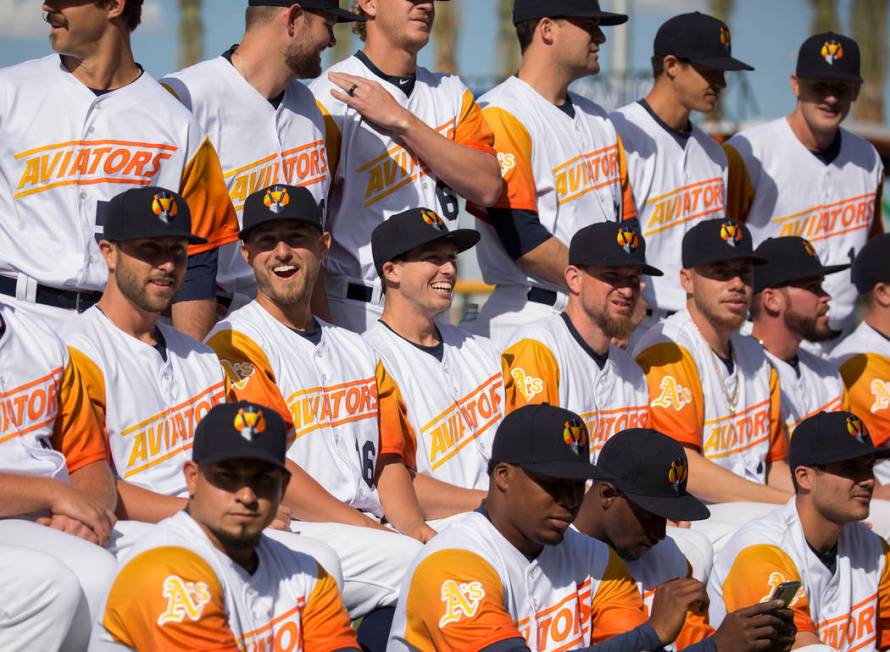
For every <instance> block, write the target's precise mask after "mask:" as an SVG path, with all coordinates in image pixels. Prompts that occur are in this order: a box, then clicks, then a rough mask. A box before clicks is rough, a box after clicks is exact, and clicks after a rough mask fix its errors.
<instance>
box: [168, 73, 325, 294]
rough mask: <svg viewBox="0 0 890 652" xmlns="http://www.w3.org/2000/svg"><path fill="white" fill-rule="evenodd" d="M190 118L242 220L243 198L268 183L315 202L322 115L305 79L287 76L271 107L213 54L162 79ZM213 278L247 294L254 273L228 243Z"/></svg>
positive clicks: (321, 176)
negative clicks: (212, 152)
mask: <svg viewBox="0 0 890 652" xmlns="http://www.w3.org/2000/svg"><path fill="white" fill-rule="evenodd" d="M161 84H163V85H164V86H165V87H167V88H168V89H170V90H171V91H172V92H173V94H174V95H175V96H176V97H177V98H179V101H180V102H182V103H183V104H184V105H185V106H186V108H188V109H189V110H190V111H191V112H192V113H193V114H194V115H195V118H197V120H198V123H199V124H200V125H201V129H203V131H204V133H205V134H207V137H208V138H209V139H210V142H212V143H213V146H214V147H215V148H216V151H217V153H218V154H219V161H220V164H221V165H222V170H223V176H224V178H225V181H226V187H227V188H228V191H229V198H230V199H231V201H232V204H233V205H234V207H235V211H236V212H237V214H238V222H239V224H240V223H241V211H242V209H243V208H244V201H245V200H246V199H247V196H248V195H250V194H251V193H253V192H255V191H257V190H260V189H262V188H265V187H267V186H270V185H272V184H274V183H286V184H290V185H294V186H303V187H305V188H307V189H308V190H309V191H310V192H311V193H312V195H313V196H314V197H315V200H316V201H317V202H319V203H322V202H323V201H324V199H325V197H326V196H327V193H328V186H329V185H330V179H331V175H330V170H329V167H328V155H327V149H326V147H325V126H324V118H322V116H321V112H320V111H319V110H318V106H317V105H316V103H315V97H314V96H313V95H312V92H311V91H310V90H309V89H308V88H307V87H306V85H305V84H303V83H301V82H299V81H292V82H291V83H289V84H288V85H287V86H286V87H285V90H284V96H283V97H282V99H281V103H280V104H279V106H278V108H276V107H274V106H272V104H271V103H270V102H269V100H267V99H266V98H265V97H263V96H262V95H260V94H259V93H258V92H257V91H256V89H254V88H253V86H251V85H250V84H249V83H247V81H246V80H245V79H244V77H243V76H242V75H241V74H240V73H239V72H238V71H237V70H236V69H235V67H234V66H233V65H232V64H231V63H230V62H229V61H228V60H226V58H225V57H222V56H219V57H216V58H214V59H210V60H208V61H203V62H201V63H198V64H196V65H194V66H190V67H189V68H185V69H184V70H180V71H179V72H175V73H172V74H170V75H167V76H166V77H164V78H163V79H161ZM220 256H221V257H220V261H219V273H218V274H217V280H218V282H219V284H220V286H221V287H222V288H223V290H224V291H225V292H227V293H228V294H234V293H235V292H236V291H238V292H239V293H241V294H247V295H248V296H253V295H254V294H255V293H256V281H255V280H254V276H253V271H251V269H250V267H248V266H247V263H245V262H244V259H243V258H242V257H241V248H240V244H239V243H237V242H235V243H232V244H231V245H229V246H227V247H226V248H225V249H224V250H223V251H221V252H220Z"/></svg>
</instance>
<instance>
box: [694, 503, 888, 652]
mask: <svg viewBox="0 0 890 652" xmlns="http://www.w3.org/2000/svg"><path fill="white" fill-rule="evenodd" d="M888 562H890V546H888V545H887V543H886V542H885V541H884V540H883V539H881V537H879V536H878V535H877V534H875V533H873V532H872V531H871V530H869V529H868V528H867V527H866V526H865V525H863V524H862V523H848V524H847V525H845V526H844V528H843V530H841V536H840V539H839V540H838V543H837V561H836V568H835V570H834V572H833V573H832V572H831V571H830V570H829V569H828V567H826V566H825V564H824V563H823V562H822V561H821V560H820V559H819V558H818V557H817V556H816V554H815V553H814V552H813V550H812V548H811V547H810V545H809V544H808V543H807V540H806V539H805V538H804V533H803V529H802V527H801V523H800V517H799V515H798V513H797V503H796V499H793V498H792V499H791V500H790V501H788V503H786V504H785V505H784V506H783V507H778V508H776V509H775V510H774V511H772V512H770V513H769V514H767V515H766V516H763V517H761V518H758V519H755V520H754V521H751V522H750V523H747V524H746V525H745V527H743V528H742V529H741V530H739V531H738V532H737V533H736V534H735V535H734V536H733V537H732V538H731V539H730V540H729V542H728V543H727V544H726V547H725V548H723V550H722V551H721V552H720V553H719V554H718V555H717V558H716V559H715V560H714V568H713V570H712V571H711V576H710V579H709V580H708V596H709V597H710V598H711V623H712V624H713V625H714V626H715V627H719V626H720V623H721V622H723V618H724V617H725V616H726V614H727V613H730V612H732V611H735V610H736V609H740V608H742V607H747V606H750V605H752V604H755V603H758V602H765V601H767V600H768V599H769V598H770V596H771V595H772V592H773V590H774V589H775V587H777V586H778V585H779V584H781V583H782V582H791V581H795V580H796V581H799V582H801V590H800V591H799V592H798V593H797V596H795V598H794V600H793V601H792V602H791V604H790V607H791V609H792V611H793V612H794V624H795V625H797V631H798V632H810V633H813V634H817V635H818V636H819V638H820V640H821V641H822V642H823V643H824V644H825V645H828V646H830V647H831V648H833V649H835V650H841V651H846V652H854V650H877V649H882V650H883V649H886V648H887V646H890V563H888Z"/></svg>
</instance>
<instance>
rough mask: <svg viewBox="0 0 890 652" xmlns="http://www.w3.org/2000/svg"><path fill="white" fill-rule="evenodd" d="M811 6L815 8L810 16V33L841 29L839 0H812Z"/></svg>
mask: <svg viewBox="0 0 890 652" xmlns="http://www.w3.org/2000/svg"><path fill="white" fill-rule="evenodd" d="M810 6H811V7H812V8H813V15H812V17H811V18H810V33H812V34H820V33H821V32H831V31H835V32H837V31H839V29H840V20H838V17H837V0H810Z"/></svg>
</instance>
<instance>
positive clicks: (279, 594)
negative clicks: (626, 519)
mask: <svg viewBox="0 0 890 652" xmlns="http://www.w3.org/2000/svg"><path fill="white" fill-rule="evenodd" d="M256 558H257V566H256V569H255V570H254V572H252V573H248V572H247V570H245V569H244V568H243V567H241V566H239V565H238V564H237V563H236V562H235V561H233V560H232V559H231V558H229V557H228V556H227V555H226V554H225V553H224V552H222V551H221V550H219V549H218V548H217V547H216V546H214V545H213V543H211V541H210V539H209V538H208V537H207V534H206V533H205V531H204V530H203V529H202V527H201V526H200V525H199V524H198V523H197V522H196V521H195V520H194V519H193V518H192V517H191V516H190V515H189V514H188V513H187V512H184V511H183V512H179V513H177V514H175V515H174V516H171V517H170V518H167V519H164V520H163V521H161V522H160V523H158V524H157V526H156V527H154V528H152V530H151V533H150V534H149V535H147V536H146V537H145V539H144V540H143V541H142V542H140V544H139V545H138V546H137V547H136V548H135V549H134V550H133V552H132V553H131V554H130V556H129V557H127V561H126V563H124V564H123V565H122V566H121V568H120V570H119V571H118V574H117V577H115V579H114V583H113V584H112V586H111V590H110V591H109V593H108V598H107V600H106V603H105V605H104V607H103V609H102V614H101V615H100V618H99V620H98V621H97V622H96V624H95V625H94V629H93V639H92V645H91V647H90V649H91V650H97V651H99V652H101V651H103V650H108V651H112V650H198V649H214V650H292V651H293V652H299V651H302V650H307V651H311V650H341V649H348V650H358V649H359V648H358V643H357V642H356V639H355V633H354V632H353V631H352V628H351V627H350V626H349V617H348V616H347V615H346V610H345V609H344V608H343V603H342V601H341V600H340V595H339V593H338V591H337V584H336V582H334V580H333V579H332V578H331V577H330V576H329V575H328V574H327V572H325V570H324V568H322V567H321V565H320V564H319V563H318V562H317V561H316V560H315V559H313V558H312V557H310V556H308V555H306V554H303V553H299V552H294V551H293V550H291V549H290V548H287V547H286V546H284V545H283V544H281V543H279V542H277V541H274V540H272V539H270V538H269V537H267V536H266V535H261V536H260V540H259V543H258V545H257V546H256Z"/></svg>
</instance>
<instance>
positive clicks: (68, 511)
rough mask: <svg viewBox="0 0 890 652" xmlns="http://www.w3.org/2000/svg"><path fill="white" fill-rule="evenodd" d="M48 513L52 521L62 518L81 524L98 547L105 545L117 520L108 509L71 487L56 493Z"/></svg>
mask: <svg viewBox="0 0 890 652" xmlns="http://www.w3.org/2000/svg"><path fill="white" fill-rule="evenodd" d="M50 511H51V512H52V514H53V519H55V517H56V516H64V517H66V518H67V519H70V520H72V521H76V522H78V523H80V524H82V525H83V526H84V527H86V528H87V529H89V530H90V531H92V533H93V534H94V535H95V538H96V541H94V543H98V544H99V545H105V542H106V541H108V538H109V537H110V536H111V531H112V529H113V528H114V524H115V522H116V520H117V519H116V518H115V516H114V514H113V513H112V512H110V511H109V510H108V509H106V508H105V507H103V506H102V505H100V504H98V503H97V502H96V501H94V500H93V499H92V498H89V497H88V496H87V495H86V494H84V493H82V492H80V491H78V490H77V489H74V488H72V487H65V488H64V489H62V490H61V491H58V492H56V495H55V500H54V501H53V504H52V505H50ZM51 527H55V526H51ZM57 529H58V528H57ZM75 536H80V535H75ZM81 538H87V537H81ZM88 540H91V539H88Z"/></svg>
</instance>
